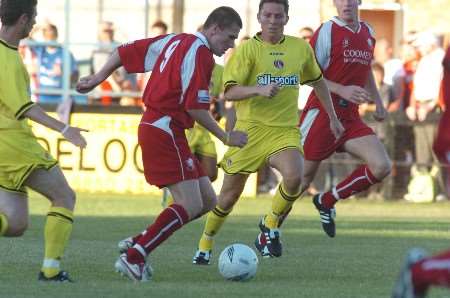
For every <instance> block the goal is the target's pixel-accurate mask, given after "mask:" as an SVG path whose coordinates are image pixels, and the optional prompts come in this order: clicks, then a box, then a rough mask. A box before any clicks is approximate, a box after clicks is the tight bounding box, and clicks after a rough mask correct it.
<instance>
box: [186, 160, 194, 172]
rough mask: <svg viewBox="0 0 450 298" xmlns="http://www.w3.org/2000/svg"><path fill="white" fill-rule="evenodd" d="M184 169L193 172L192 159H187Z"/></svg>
mask: <svg viewBox="0 0 450 298" xmlns="http://www.w3.org/2000/svg"><path fill="white" fill-rule="evenodd" d="M185 163H186V169H187V170H188V171H191V172H192V171H193V170H194V169H195V165H194V160H193V159H192V158H188V159H187V160H186V161H185Z"/></svg>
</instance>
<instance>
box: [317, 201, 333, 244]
mask: <svg viewBox="0 0 450 298" xmlns="http://www.w3.org/2000/svg"><path fill="white" fill-rule="evenodd" d="M321 196H322V194H317V195H315V196H314V197H313V203H314V206H316V209H317V211H319V215H320V222H321V223H322V228H323V230H324V231H325V233H326V234H327V235H328V236H329V237H334V236H336V225H335V223H334V219H335V218H336V209H335V208H325V207H324V206H323V205H322V203H321V201H320V198H321Z"/></svg>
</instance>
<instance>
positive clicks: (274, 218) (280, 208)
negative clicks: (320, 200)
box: [264, 182, 300, 229]
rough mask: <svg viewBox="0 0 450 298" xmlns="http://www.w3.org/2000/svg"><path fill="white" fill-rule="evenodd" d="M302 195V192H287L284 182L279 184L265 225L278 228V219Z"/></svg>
mask: <svg viewBox="0 0 450 298" xmlns="http://www.w3.org/2000/svg"><path fill="white" fill-rule="evenodd" d="M299 197H300V193H298V194H295V195H291V194H287V193H286V191H285V190H284V188H283V182H281V183H280V185H279V186H278V190H277V192H276V193H275V195H274V196H273V198H272V210H271V212H270V213H269V214H267V215H266V217H265V219H264V225H265V226H266V227H268V228H269V229H276V228H277V227H278V219H279V218H280V216H281V215H282V214H284V213H285V212H286V211H287V210H288V209H289V208H290V207H291V206H292V204H293V203H294V202H295V200H297V199H298V198H299Z"/></svg>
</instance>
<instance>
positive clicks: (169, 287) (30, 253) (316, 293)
mask: <svg viewBox="0 0 450 298" xmlns="http://www.w3.org/2000/svg"><path fill="white" fill-rule="evenodd" d="M269 206H270V200H269V198H267V197H261V198H257V199H242V200H241V202H240V203H239V204H238V206H237V207H236V208H235V210H234V212H233V214H232V215H231V216H230V218H229V220H228V221H227V223H226V224H225V226H224V228H223V230H222V231H221V233H220V234H219V236H218V237H217V243H216V249H215V251H214V253H215V255H214V256H215V257H216V258H214V263H213V265H211V266H207V267H197V266H194V265H192V264H191V258H192V255H193V253H194V251H195V249H196V246H197V241H198V238H199V236H200V234H201V230H202V227H203V220H198V221H196V222H193V223H191V224H189V225H188V226H186V227H184V228H183V230H181V232H180V231H179V232H178V233H176V234H175V235H174V236H173V237H172V238H170V239H169V241H167V242H166V243H164V244H163V245H162V246H161V247H159V248H158V249H157V250H155V251H154V253H153V254H152V255H151V257H150V262H151V264H152V266H153V268H154V270H155V275H154V279H153V281H151V282H149V283H142V284H136V283H133V282H131V281H129V280H125V279H124V278H122V277H120V276H119V275H117V274H116V273H115V272H114V270H113V264H114V261H115V260H116V258H117V251H116V243H117V241H118V240H120V239H122V238H124V237H126V236H129V235H131V234H135V233H137V232H139V231H141V230H142V229H143V228H144V227H145V226H146V225H147V224H148V223H150V222H151V221H152V220H153V218H154V216H155V215H156V214H157V213H158V212H159V211H160V210H161V209H160V203H159V199H158V198H156V197H151V198H149V197H141V196H129V197H128V196H126V195H120V196H118V195H91V194H89V195H88V194H81V195H79V198H78V205H77V209H76V215H77V217H76V221H75V226H74V231H73V234H72V239H71V242H70V245H69V247H68V249H67V250H66V256H65V260H64V263H63V265H64V269H66V270H67V271H69V272H70V274H71V275H72V277H73V278H74V279H76V283H75V284H60V285H55V284H51V285H49V284H41V283H38V282H37V281H36V277H37V273H38V271H39V268H40V264H41V260H42V254H43V252H42V247H43V240H42V234H43V224H44V220H45V217H44V215H45V213H46V211H47V208H48V204H47V201H46V200H44V199H42V198H41V197H39V196H37V195H32V197H31V199H30V209H31V223H30V228H29V230H28V232H27V233H26V234H25V236H24V237H22V238H17V239H10V238H1V239H0V248H1V254H0V297H5V298H6V297H8V298H9V297H176V296H177V297H215V298H217V297H308V298H310V297H311V298H312V297H320V298H328V297H330V298H331V297H332V298H335V297H342V298H348V297H358V298H359V297H389V294H390V291H391V288H392V285H393V282H394V280H395V278H396V276H397V273H398V271H399V268H400V265H401V263H402V260H403V256H404V254H405V252H406V250H407V249H408V248H410V247H412V246H421V247H424V248H426V249H428V250H429V251H430V252H433V253H434V252H437V251H440V250H443V249H447V248H449V247H450V241H449V240H450V234H449V222H450V208H449V207H450V204H448V203H436V204H420V205H418V204H416V205H413V204H407V203H404V202H387V203H382V202H375V201H370V202H369V201H364V200H359V201H356V200H350V201H348V202H342V203H339V205H338V210H337V211H338V218H337V236H336V238H335V239H329V238H328V237H327V236H325V234H324V233H323V232H322V229H321V227H320V223H319V221H318V215H317V214H316V211H315V210H314V209H313V206H312V204H311V203H310V200H309V199H305V200H303V201H301V202H298V203H297V204H296V205H295V208H294V210H293V212H292V213H291V216H290V218H289V219H288V221H287V222H286V224H285V226H284V228H283V236H282V239H283V242H284V254H283V257H281V258H279V259H260V265H259V268H258V273H257V275H256V277H255V278H254V279H253V280H251V281H249V282H245V283H236V282H228V281H225V280H223V279H222V278H221V276H220V275H219V273H218V271H217V263H216V259H217V256H218V254H219V253H220V251H221V250H222V249H223V248H224V247H225V246H226V245H228V244H230V243H233V242H242V243H245V244H248V245H251V246H252V243H253V240H254V238H255V236H256V234H257V222H258V220H259V217H260V215H261V214H263V213H264V212H266V211H267V210H268V208H269ZM430 297H450V291H447V290H444V289H433V290H432V291H431V292H430Z"/></svg>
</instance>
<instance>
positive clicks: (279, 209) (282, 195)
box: [264, 149, 303, 229]
mask: <svg viewBox="0 0 450 298" xmlns="http://www.w3.org/2000/svg"><path fill="white" fill-rule="evenodd" d="M269 164H270V166H271V167H273V168H275V169H277V170H278V171H279V172H280V174H281V177H282V181H281V182H280V184H279V186H278V189H277V192H276V193H275V195H274V196H273V198H272V209H271V212H269V213H268V214H267V215H266V217H265V220H264V223H265V225H266V226H267V227H268V228H269V229H275V228H277V227H278V225H279V219H280V216H282V215H283V214H285V213H286V212H287V210H289V209H290V208H291V206H292V204H293V203H294V201H295V200H296V199H297V198H298V197H299V196H300V185H301V178H302V172H303V157H302V156H301V154H300V151H299V150H298V149H287V150H283V151H281V152H279V153H277V154H274V155H272V156H271V157H270V158H269Z"/></svg>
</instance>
